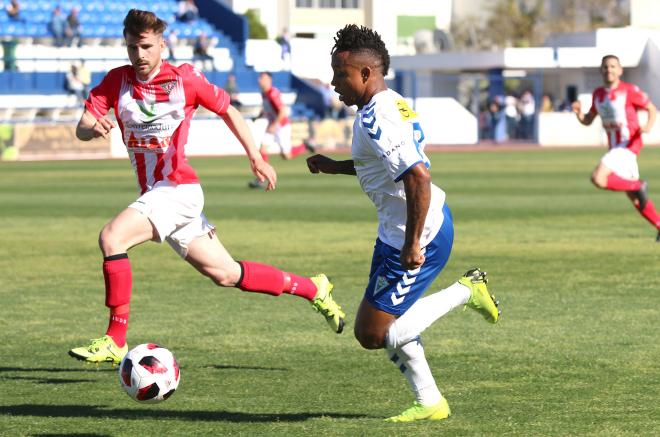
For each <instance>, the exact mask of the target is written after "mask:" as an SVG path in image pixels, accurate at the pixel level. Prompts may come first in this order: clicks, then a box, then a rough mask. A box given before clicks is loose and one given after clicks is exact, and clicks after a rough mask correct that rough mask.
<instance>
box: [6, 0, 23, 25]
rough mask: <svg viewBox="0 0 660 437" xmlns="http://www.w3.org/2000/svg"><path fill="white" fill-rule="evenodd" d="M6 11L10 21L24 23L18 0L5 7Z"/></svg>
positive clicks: (12, 0)
mask: <svg viewBox="0 0 660 437" xmlns="http://www.w3.org/2000/svg"><path fill="white" fill-rule="evenodd" d="M5 11H7V16H8V17H9V19H10V20H14V21H23V19H22V18H21V4H20V3H19V2H18V0H11V1H10V2H9V4H8V5H7V6H5Z"/></svg>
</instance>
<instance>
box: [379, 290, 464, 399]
mask: <svg viewBox="0 0 660 437" xmlns="http://www.w3.org/2000/svg"><path fill="white" fill-rule="evenodd" d="M469 298H470V289H469V288H468V287H466V286H465V285H462V284H459V283H458V282H456V283H454V284H452V285H451V286H449V287H448V288H445V289H444V290H442V291H439V292H437V293H434V294H432V295H430V296H426V297H425V298H422V299H419V300H418V301H417V302H415V303H414V304H413V306H411V307H410V308H409V309H408V311H406V312H405V313H404V314H403V315H402V316H401V317H399V318H398V319H397V320H396V321H395V322H394V323H392V325H391V326H390V329H389V331H388V332H387V337H386V338H385V349H386V351H387V355H388V357H389V358H390V360H391V361H392V362H393V363H394V364H395V365H397V366H398V367H399V370H400V371H401V373H403V375H404V376H405V377H406V379H407V380H408V383H409V384H410V387H411V388H412V390H413V392H414V393H415V398H416V400H417V402H419V403H420V404H422V405H424V406H431V405H435V404H437V403H438V402H439V401H440V399H441V398H442V396H441V395H440V390H438V386H437V385H436V384H435V380H434V379H433V375H432V374H431V369H430V368H429V364H428V362H427V361H426V356H425V355H424V347H423V346H422V342H421V339H420V337H419V335H420V334H421V333H422V332H423V331H424V330H425V329H426V328H428V327H429V326H431V324H432V323H433V322H435V321H436V320H438V319H439V318H440V317H442V316H444V315H445V314H447V313H448V312H449V311H451V310H452V309H454V308H456V307H457V306H459V305H463V304H465V303H467V301H468V299H469Z"/></svg>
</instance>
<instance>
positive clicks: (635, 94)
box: [573, 55, 660, 242]
mask: <svg viewBox="0 0 660 437" xmlns="http://www.w3.org/2000/svg"><path fill="white" fill-rule="evenodd" d="M600 73H601V74H602V76H603V86H602V87H598V88H596V89H595V90H594V92H593V101H592V104H591V108H590V109H589V112H587V113H586V114H583V113H582V108H581V105H580V102H575V103H573V111H574V112H575V114H576V115H577V119H578V121H579V122H580V123H582V124H583V125H585V126H589V125H590V124H591V123H592V122H593V121H594V119H595V118H596V116H597V115H600V118H601V119H602V121H603V127H604V128H605V132H606V133H607V140H608V142H609V151H608V152H607V153H606V154H605V155H604V156H603V158H602V159H601V161H600V163H599V164H598V166H597V167H596V169H595V170H594V171H593V173H592V174H591V182H592V183H593V184H594V185H595V186H596V187H598V188H602V189H606V190H612V191H625V192H626V194H627V195H628V197H629V198H630V200H631V201H632V202H633V205H635V208H637V210H638V211H639V212H640V214H641V215H642V216H643V217H644V218H645V219H646V220H648V221H649V223H651V224H652V225H653V226H654V227H655V228H656V229H657V230H658V235H657V237H656V241H658V242H660V215H658V213H657V211H656V209H655V205H654V204H653V202H652V201H651V199H649V197H648V184H647V183H646V182H645V181H643V180H641V179H640V178H639V168H638V166H637V155H639V152H640V151H641V150H642V146H643V144H642V133H647V132H649V131H650V130H651V127H653V123H654V122H655V117H656V112H657V111H656V107H655V106H654V105H653V103H651V101H650V100H649V98H648V96H647V95H646V94H645V93H643V92H642V91H641V90H640V89H639V88H638V87H636V86H635V85H632V84H629V83H626V82H624V81H622V80H621V79H620V78H621V75H622V74H623V68H622V67H621V63H620V62H619V58H617V57H616V56H614V55H607V56H604V57H603V60H602V62H601V65H600ZM638 109H644V110H646V111H648V120H647V122H646V124H645V125H644V126H642V127H640V126H639V121H638V119H637V110H638Z"/></svg>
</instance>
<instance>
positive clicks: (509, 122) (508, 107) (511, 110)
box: [504, 95, 519, 140]
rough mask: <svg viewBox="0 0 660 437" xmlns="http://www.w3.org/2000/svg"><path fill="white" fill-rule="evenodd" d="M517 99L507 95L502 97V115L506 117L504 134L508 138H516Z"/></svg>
mask: <svg viewBox="0 0 660 437" xmlns="http://www.w3.org/2000/svg"><path fill="white" fill-rule="evenodd" d="M517 105H518V99H516V97H515V96H512V95H508V96H506V97H505V98H504V116H505V118H506V134H507V136H508V137H509V139H510V140H511V139H513V138H516V136H517V133H518V117H519V116H518V107H517Z"/></svg>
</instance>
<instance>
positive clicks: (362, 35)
mask: <svg viewBox="0 0 660 437" xmlns="http://www.w3.org/2000/svg"><path fill="white" fill-rule="evenodd" d="M345 51H348V52H352V53H359V52H369V53H371V54H372V55H374V56H376V57H377V58H378V59H379V60H380V64H381V67H382V70H381V71H382V73H383V75H386V74H387V71H388V70H389V69H390V54H389V53H388V52H387V48H386V47H385V43H384V42H383V40H382V39H381V38H380V35H378V33H376V32H374V31H373V30H371V29H369V28H368V27H364V26H358V25H357V24H347V25H346V26H345V27H344V28H343V29H341V30H339V31H337V36H336V37H335V45H334V47H333V48H332V50H331V51H330V54H334V53H336V52H345Z"/></svg>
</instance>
